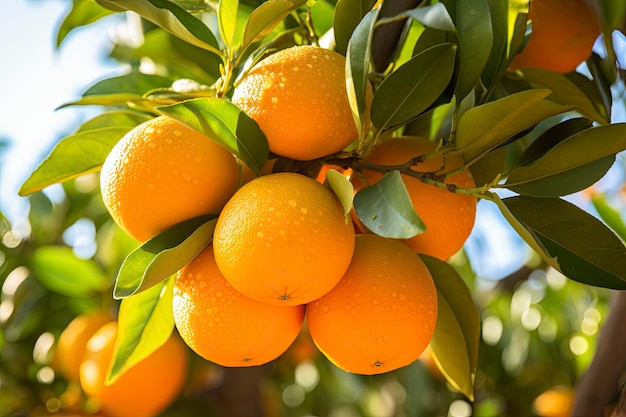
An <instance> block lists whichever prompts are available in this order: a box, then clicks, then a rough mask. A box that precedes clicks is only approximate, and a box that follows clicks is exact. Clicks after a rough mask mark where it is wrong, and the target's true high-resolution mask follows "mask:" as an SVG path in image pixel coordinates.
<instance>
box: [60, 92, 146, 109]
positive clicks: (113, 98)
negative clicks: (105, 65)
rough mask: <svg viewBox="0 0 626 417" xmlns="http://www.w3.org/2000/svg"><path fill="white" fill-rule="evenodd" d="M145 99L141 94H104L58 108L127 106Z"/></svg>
mask: <svg viewBox="0 0 626 417" xmlns="http://www.w3.org/2000/svg"><path fill="white" fill-rule="evenodd" d="M142 99H143V97H142V96H141V95H140V94H133V93H119V94H103V95H95V94H94V95H90V96H85V97H82V98H81V99H79V100H74V101H70V102H67V103H63V104H62V105H60V106H59V107H58V108H59V109H63V108H65V107H70V106H117V107H121V106H126V105H127V104H128V103H129V102H136V101H141V100H142Z"/></svg>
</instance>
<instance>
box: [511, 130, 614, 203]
mask: <svg viewBox="0 0 626 417" xmlns="http://www.w3.org/2000/svg"><path fill="white" fill-rule="evenodd" d="M624 150H626V123H616V124H612V125H606V126H597V127H593V128H590V129H587V130H584V131H582V132H579V133H577V134H575V135H573V136H571V137H569V138H567V139H566V140H564V141H562V142H560V143H559V144H557V145H556V146H554V147H553V148H552V149H550V150H549V151H548V152H546V153H545V155H543V156H542V157H540V158H539V159H537V160H536V161H535V162H533V163H531V164H528V165H524V166H520V167H517V168H515V169H513V170H512V171H511V173H510V175H509V178H508V179H507V181H506V184H505V185H506V187H507V188H510V189H512V190H514V191H517V192H520V193H524V194H527V195H531V196H536V197H550V196H559V195H566V194H570V193H572V192H576V191H580V190H582V189H584V188H587V187H588V186H590V185H591V184H593V183H594V182H596V181H597V180H599V179H600V178H601V177H602V176H603V175H604V174H605V173H606V171H608V169H609V168H610V167H611V165H612V164H613V160H614V156H615V154H617V153H619V152H621V151H624Z"/></svg>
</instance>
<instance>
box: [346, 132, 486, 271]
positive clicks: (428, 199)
mask: <svg viewBox="0 0 626 417" xmlns="http://www.w3.org/2000/svg"><path fill="white" fill-rule="evenodd" d="M436 147H437V145H436V144H435V143H434V142H431V141H429V140H428V139H425V138H417V137H396V138H391V139H389V140H387V141H385V142H383V143H381V144H380V145H378V146H377V147H376V148H374V150H373V151H372V152H371V153H370V154H369V155H367V156H366V157H365V158H364V161H365V162H369V163H373V164H378V165H399V164H402V163H405V162H408V161H409V160H410V159H411V158H414V157H417V156H420V155H427V154H429V153H432V152H433V151H435V149H436ZM462 165H463V159H462V158H461V157H460V156H447V157H446V158H445V159H444V158H443V157H442V156H439V157H434V158H431V159H428V160H426V161H424V162H420V163H417V164H415V165H413V166H412V167H411V169H412V170H413V171H417V172H433V173H436V174H442V173H445V172H448V171H450V170H453V169H455V168H458V167H460V166H462ZM362 174H363V177H364V178H365V179H366V180H367V182H369V183H370V184H374V183H376V182H377V181H378V180H380V179H381V178H382V177H383V174H381V173H378V172H374V171H367V170H363V171H362ZM402 181H403V182H404V185H405V186H406V189H407V191H408V193H409V196H410V198H411V202H412V203H413V208H414V209H415V212H416V213H417V215H418V216H419V217H420V218H421V219H422V221H423V222H424V224H425V225H426V231H425V232H423V233H420V234H418V235H416V236H414V237H412V238H410V239H404V240H402V242H404V243H405V244H406V245H407V246H409V247H410V248H411V249H413V251H414V252H416V253H420V254H424V255H430V256H433V257H435V258H438V259H441V260H444V261H445V260H447V259H448V258H450V257H451V256H452V255H454V254H455V253H457V252H458V251H459V250H460V249H461V248H462V247H463V244H464V243H465V241H466V240H467V238H468V237H469V235H470V233H471V231H472V228H473V227H474V220H475V217H476V198H475V197H473V196H470V195H464V194H459V193H453V192H450V191H448V190H445V189H442V188H437V187H435V186H434V185H431V184H426V183H424V182H422V181H420V180H419V179H417V178H413V177H410V176H408V175H406V174H402ZM444 183H445V184H454V185H456V186H458V187H461V188H474V187H475V184H474V179H473V178H472V175H471V174H470V172H469V171H463V172H462V173H459V174H455V175H451V176H449V177H448V178H446V179H445V181H444ZM354 184H355V188H359V187H362V186H363V184H362V182H360V183H354ZM355 223H356V224H357V226H359V227H364V226H363V225H362V223H361V222H358V221H355ZM365 231H366V230H364V232H365Z"/></svg>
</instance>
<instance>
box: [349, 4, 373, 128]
mask: <svg viewBox="0 0 626 417" xmlns="http://www.w3.org/2000/svg"><path fill="white" fill-rule="evenodd" d="M379 10H380V8H376V9H374V10H372V11H370V12H368V13H367V14H366V15H365V16H364V17H363V19H362V20H361V22H360V23H359V24H358V26H357V27H356V28H355V29H354V32H353V33H352V37H351V38H350V42H348V49H347V52H346V59H347V62H346V79H347V80H346V86H347V88H348V100H349V102H350V107H351V108H352V113H353V115H354V119H355V120H356V121H357V122H358V123H357V126H359V128H360V126H361V121H362V120H363V115H364V114H365V111H366V108H367V99H366V91H367V85H368V83H369V81H368V74H369V71H370V64H371V62H372V36H373V34H374V23H376V19H377V18H378V11H379Z"/></svg>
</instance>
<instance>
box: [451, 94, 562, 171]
mask: <svg viewBox="0 0 626 417" xmlns="http://www.w3.org/2000/svg"><path fill="white" fill-rule="evenodd" d="M548 94H550V90H545V89H541V90H526V91H522V92H520V93H515V94H511V95H510V96H506V97H504V98H501V99H499V100H496V101H492V102H490V103H487V104H483V105H480V106H476V107H474V108H471V109H469V110H468V111H466V112H465V113H463V116H461V119H460V120H459V125H458V127H457V135H456V149H457V150H458V151H461V152H463V153H465V154H466V155H464V158H465V159H466V161H467V160H470V159H472V158H473V157H474V156H476V155H479V154H481V153H484V152H487V151H489V150H491V149H493V148H495V147H497V146H498V145H500V144H502V143H503V142H504V141H506V140H507V139H509V138H510V137H512V136H513V135H515V134H516V133H519V132H521V131H523V130H524V129H527V128H529V127H532V126H534V125H536V124H537V123H539V122H541V121H543V120H545V119H546V118H548V117H550V116H554V115H556V114H561V113H564V112H566V111H568V110H571V107H568V106H561V105H559V104H556V103H554V102H552V101H548V100H544V98H545V97H546V96H548Z"/></svg>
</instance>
